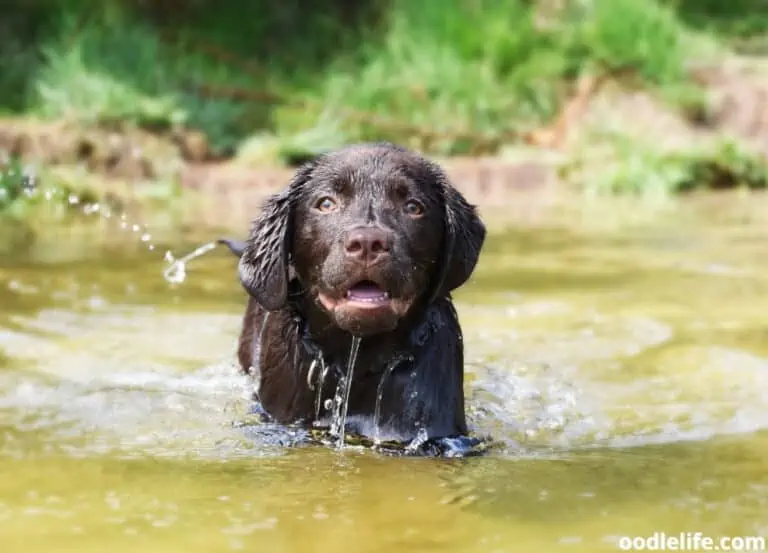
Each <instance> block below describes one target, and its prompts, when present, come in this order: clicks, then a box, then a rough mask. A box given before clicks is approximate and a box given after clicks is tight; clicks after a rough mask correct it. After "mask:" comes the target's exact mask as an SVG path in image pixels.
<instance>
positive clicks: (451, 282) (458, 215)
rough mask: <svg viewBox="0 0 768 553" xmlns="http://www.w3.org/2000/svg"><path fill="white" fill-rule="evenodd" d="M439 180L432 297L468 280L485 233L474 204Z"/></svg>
mask: <svg viewBox="0 0 768 553" xmlns="http://www.w3.org/2000/svg"><path fill="white" fill-rule="evenodd" d="M440 181H441V182H440V185H441V186H440V187H441V189H442V196H443V206H444V210H445V214H444V215H445V235H444V238H443V251H442V254H441V259H440V261H439V263H440V264H439V265H438V272H437V275H436V281H435V288H434V292H433V296H432V298H431V299H432V300H434V299H436V298H438V297H444V296H447V295H448V294H450V292H451V291H452V290H455V289H456V288H458V287H459V286H461V285H462V284H464V283H465V282H466V281H467V280H468V279H469V277H470V275H471V274H472V271H474V270H475V265H477V260H478V258H479V257H480V250H481V249H482V247H483V242H484V241H485V234H486V231H485V225H484V224H483V222H482V221H481V220H480V217H479V216H478V214H477V209H476V208H475V206H473V205H471V204H469V203H468V202H467V200H466V199H465V198H464V196H463V195H462V194H461V193H460V192H459V191H458V190H456V189H455V188H454V187H453V186H451V185H450V183H448V181H447V179H446V178H445V177H442V178H441V179H440Z"/></svg>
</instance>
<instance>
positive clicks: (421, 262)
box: [239, 144, 485, 336]
mask: <svg viewBox="0 0 768 553" xmlns="http://www.w3.org/2000/svg"><path fill="white" fill-rule="evenodd" d="M484 239H485V226H484V225H483V223H482V222H481V221H480V219H479V217H478V216H477V213H476V211H475V208H474V206H471V205H470V204H468V203H467V201H466V200H465V199H464V197H463V196H462V195H461V194H460V193H459V192H458V191H457V190H455V189H454V188H453V187H452V186H451V185H450V184H449V183H448V180H447V178H446V176H445V174H444V173H443V171H442V170H441V169H440V168H439V167H438V166H437V165H435V164H434V163H431V162H429V161H427V160H426V159H424V158H422V157H421V156H419V155H417V154H415V153H414V152H411V151H409V150H406V149H404V148H401V147H398V146H394V145H391V144H363V145H357V146H350V147H347V148H344V149H342V150H339V151H336V152H333V153H329V154H324V155H321V156H319V157H318V158H316V159H314V160H312V161H310V162H308V163H307V164H305V165H304V166H302V167H301V168H300V169H299V170H298V171H297V173H296V175H295V176H294V178H293V180H292V181H291V183H290V184H289V185H288V187H287V188H286V189H285V190H284V191H283V192H282V193H280V194H278V195H275V196H272V197H270V198H269V199H268V200H267V201H266V203H265V205H264V208H263V211H262V213H261V215H260V216H259V217H258V218H257V219H256V220H255V221H254V223H253V226H252V228H251V232H250V235H249V237H248V240H247V242H246V244H245V248H244V251H243V254H242V257H241V258H240V264H239V273H240V279H241V281H242V284H243V286H244V287H245V288H246V290H247V291H248V292H249V293H250V294H251V296H253V297H254V298H255V299H256V301H257V302H258V303H260V304H261V305H262V306H263V307H264V308H265V309H267V310H270V311H272V310H276V309H279V308H281V307H282V306H283V305H284V304H285V302H286V300H287V294H288V279H289V276H288V275H289V268H291V269H292V270H293V271H294V272H295V274H296V276H297V277H298V279H299V281H300V282H301V285H302V287H303V288H304V290H306V292H307V293H308V294H309V296H310V297H311V299H312V300H313V301H314V302H315V303H316V304H317V305H318V307H319V308H321V309H323V310H324V311H326V312H327V313H328V315H329V316H330V317H331V319H332V320H333V322H334V323H335V325H336V326H338V327H339V328H342V329H344V330H346V331H348V332H350V333H352V334H355V335H358V336H368V335H372V334H377V333H381V332H386V331H389V330H392V329H394V328H395V327H396V326H397V324H398V321H399V320H400V319H402V318H403V317H404V316H405V315H406V314H407V313H408V312H409V311H410V309H411V307H412V306H413V305H415V304H417V303H422V302H424V301H431V300H432V299H434V298H436V297H440V296H446V295H448V294H449V293H450V291H451V290H453V289H455V288H458V287H459V286H461V285H462V284H463V283H464V282H465V281H466V280H467V279H468V278H469V276H470V275H471V273H472V271H473V270H474V268H475V265H476V263H477V260H478V256H479V255H480V249H481V247H482V245H483V241H484Z"/></svg>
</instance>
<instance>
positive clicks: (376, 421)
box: [373, 355, 414, 446]
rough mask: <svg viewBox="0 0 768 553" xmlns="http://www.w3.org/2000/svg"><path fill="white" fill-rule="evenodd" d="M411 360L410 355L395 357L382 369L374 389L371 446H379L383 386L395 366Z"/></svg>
mask: <svg viewBox="0 0 768 553" xmlns="http://www.w3.org/2000/svg"><path fill="white" fill-rule="evenodd" d="M413 360H414V358H413V356H412V355H403V356H400V357H396V358H395V359H393V360H392V362H391V363H390V364H389V365H388V366H387V368H386V369H384V372H383V373H382V374H381V379H380V380H379V386H378V388H377V389H376V408H375V410H374V414H373V445H374V446H379V445H381V399H382V397H384V384H386V382H387V379H388V378H389V375H391V374H392V372H394V370H395V369H396V368H397V366H398V365H399V364H400V363H403V362H405V361H410V362H413Z"/></svg>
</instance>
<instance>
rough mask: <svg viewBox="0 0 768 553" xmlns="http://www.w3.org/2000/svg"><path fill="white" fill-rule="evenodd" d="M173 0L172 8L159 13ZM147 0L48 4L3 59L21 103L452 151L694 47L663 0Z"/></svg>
mask: <svg viewBox="0 0 768 553" xmlns="http://www.w3.org/2000/svg"><path fill="white" fill-rule="evenodd" d="M40 1H42V0H40ZM179 3H180V4H183V5H185V6H186V7H185V10H178V11H173V10H172V9H170V8H169V9H168V10H167V11H166V12H163V10H162V9H161V8H162V6H165V5H166V4H168V5H172V4H179ZM155 4H156V5H160V6H161V8H153V9H145V10H144V11H142V10H140V9H137V8H136V7H135V4H134V3H133V2H128V1H124V2H123V1H119V0H109V1H107V2H104V3H101V4H97V3H94V2H87V1H85V0H77V1H76V0H71V1H70V2H64V1H61V2H54V1H53V0H50V1H49V2H48V3H47V9H46V10H44V12H43V13H44V14H45V17H46V18H47V19H46V25H45V26H44V27H45V29H46V32H45V33H43V36H42V37H40V36H38V37H37V39H36V40H37V42H36V43H35V44H34V45H33V46H34V49H35V52H36V58H35V59H36V60H37V63H35V64H32V63H29V61H28V60H24V57H23V56H20V57H18V58H13V59H14V60H18V63H17V64H15V65H14V64H13V62H12V61H8V58H7V57H3V56H0V59H4V60H5V61H3V62H2V63H4V64H6V65H8V64H11V65H13V66H14V68H15V70H16V71H17V72H23V71H24V69H25V68H28V70H29V71H30V74H29V75H28V76H27V82H28V84H29V86H27V90H28V93H27V95H26V100H27V101H26V105H25V106H23V107H25V108H27V109H31V110H33V111H36V112H38V113H39V114H42V115H44V116H46V117H49V118H60V117H66V118H70V119H75V120H81V121H83V122H86V123H115V122H128V123H132V124H137V125H143V126H152V127H155V128H167V127H173V126H178V125H189V126H193V127H196V128H200V129H202V130H203V131H205V132H206V134H207V135H208V136H209V139H210V140H211V142H212V143H213V144H214V146H216V147H217V148H219V149H221V150H231V149H233V148H234V147H235V146H236V145H238V144H241V143H242V141H243V140H244V139H245V138H247V137H249V136H252V135H258V136H260V137H264V136H266V137H272V139H273V142H274V141H278V142H279V143H280V144H281V147H282V148H283V149H285V150H292V149H293V150H302V149H303V150H317V149H322V148H323V147H326V146H328V145H329V144H330V145H336V143H343V142H348V141H353V140H361V139H391V140H396V141H399V142H407V143H411V144H413V145H416V146H419V147H422V148H424V149H426V150H429V151H433V152H440V153H461V152H465V151H468V150H471V149H473V148H474V149H477V146H478V144H484V145H487V146H485V147H488V148H494V147H497V146H499V145H501V144H503V143H504V142H505V141H514V136H515V132H516V131H518V130H521V129H526V128H529V127H533V126H537V125H540V124H541V123H543V122H545V121H547V120H549V119H550V118H551V117H552V116H553V115H554V114H555V113H556V111H557V109H558V106H559V105H560V104H561V102H562V100H563V98H564V95H565V94H566V91H567V85H568V83H569V81H570V80H571V79H572V78H573V77H575V76H577V75H578V74H580V73H581V72H583V71H590V70H610V69H615V68H631V69H632V70H634V71H636V72H637V73H638V74H639V75H640V76H641V77H642V79H644V80H645V82H647V83H649V84H652V85H654V86H658V87H661V88H667V89H673V88H675V87H677V88H679V87H681V86H687V81H686V79H685V73H684V65H685V62H686V60H687V58H688V56H689V55H690V54H691V52H692V51H694V50H697V49H699V46H700V44H701V41H700V40H699V38H698V37H697V36H696V35H694V34H693V33H691V32H690V30H689V29H688V28H687V27H686V26H685V25H684V24H683V23H681V21H680V19H679V17H678V15H677V12H676V11H675V10H674V8H673V7H672V6H671V5H669V3H668V2H667V3H663V2H662V1H661V0H579V1H576V0H572V1H570V2H565V3H564V6H565V7H564V8H562V9H554V10H552V11H551V13H542V5H544V6H545V5H546V4H547V2H531V1H530V0H447V1H446V0H422V1H420V2H414V1H411V0H374V1H368V2H350V1H348V0H346V1H345V0H334V1H333V2H328V3H324V5H323V6H314V7H312V6H310V5H308V4H306V3H304V2H300V1H298V0H294V1H293V2H287V3H283V4H280V3H275V2H267V1H266V0H254V1H253V2H250V3H246V2H230V3H227V2H221V1H218V2H212V1H209V0H196V1H192V0H186V1H181V2H175V3H174V2H167V3H164V2H158V3H155ZM145 5H154V4H153V3H146V4H145ZM51 6H56V9H51ZM38 7H39V6H38ZM19 9H21V8H19ZM153 10H154V11H153ZM40 17H42V15H41V16H40ZM166 22H167V23H166ZM169 30H173V31H174V35H175V38H174V41H176V42H173V41H169V40H168V34H167V33H168V31H169ZM179 37H180V38H179ZM176 39H179V40H176ZM172 42H173V44H172ZM200 46H214V47H217V48H219V49H221V50H225V51H228V52H230V53H232V54H233V55H234V56H236V57H237V58H239V59H241V60H243V62H245V63H247V64H249V65H250V66H251V67H255V69H250V70H247V71H246V70H243V69H242V67H239V66H238V65H235V64H234V63H223V62H221V60H217V59H214V58H212V57H210V56H208V55H205V54H203V53H201V52H200V49H199V48H198V47H200ZM0 48H2V47H0ZM0 53H1V52H0ZM19 80H20V79H19V78H16V81H19ZM199 85H207V86H208V87H212V88H226V89H228V90H231V89H236V90H248V91H254V90H255V91H260V92H266V93H269V94H270V95H272V96H274V97H276V98H277V99H278V100H277V101H274V102H261V101H244V100H234V99H230V98H227V97H220V96H219V95H216V94H210V93H208V94H206V93H201V92H199ZM3 86H6V87H7V86H10V85H8V84H7V83H5V82H4V81H3V80H2V78H0V87H3ZM0 95H2V90H0ZM0 102H2V100H0ZM17 104H18V102H17ZM17 107H18V106H17ZM361 114H363V115H361ZM382 121H384V123H382ZM414 127H423V128H425V129H429V130H430V131H431V133H430V134H429V135H425V134H424V133H422V132H420V131H418V130H415V129H414ZM255 142H256V143H258V142H259V141H255Z"/></svg>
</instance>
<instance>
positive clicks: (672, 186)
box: [560, 133, 768, 198]
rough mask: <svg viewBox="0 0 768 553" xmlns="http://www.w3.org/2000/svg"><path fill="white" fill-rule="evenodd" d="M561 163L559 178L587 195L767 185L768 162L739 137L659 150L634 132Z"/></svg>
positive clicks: (657, 193) (663, 194) (650, 194)
mask: <svg viewBox="0 0 768 553" xmlns="http://www.w3.org/2000/svg"><path fill="white" fill-rule="evenodd" d="M601 142H602V145H603V148H598V147H594V146H593V147H592V148H587V149H586V152H582V154H584V155H575V156H573V157H571V158H569V159H568V160H566V161H565V162H564V163H563V164H562V166H561V168H560V169H561V171H560V173H561V177H562V178H563V179H564V180H565V181H566V182H571V183H572V184H575V185H577V186H578V187H580V188H582V189H583V190H584V192H585V193H586V194H587V195H589V196H605V195H608V196H610V195H616V194H621V195H632V196H638V197H640V196H644V197H660V198H665V197H669V196H672V195H675V194H678V193H683V192H691V191H694V190H718V189H732V188H741V189H749V190H764V189H768V164H766V161H765V159H764V158H763V157H761V156H760V155H759V154H757V153H755V151H754V150H752V149H749V148H747V147H745V146H743V145H742V144H740V143H739V142H737V141H734V140H732V139H721V140H716V141H712V142H708V143H702V144H698V145H690V146H687V147H684V148H675V149H667V150H663V151H662V150H660V149H659V148H656V147H654V146H653V144H649V143H648V142H647V141H643V140H641V139H639V138H638V137H636V136H632V135H630V134H624V133H614V134H613V135H612V136H604V137H602V140H601Z"/></svg>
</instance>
